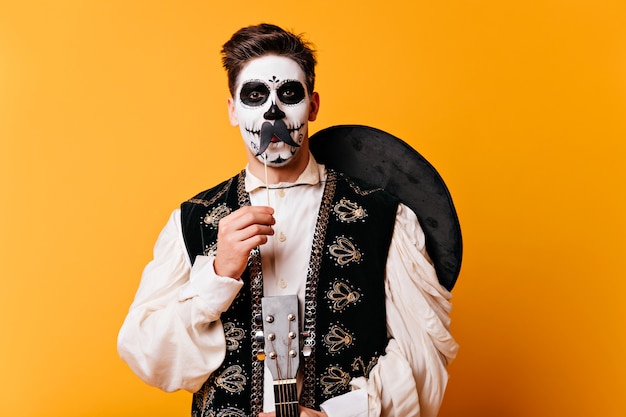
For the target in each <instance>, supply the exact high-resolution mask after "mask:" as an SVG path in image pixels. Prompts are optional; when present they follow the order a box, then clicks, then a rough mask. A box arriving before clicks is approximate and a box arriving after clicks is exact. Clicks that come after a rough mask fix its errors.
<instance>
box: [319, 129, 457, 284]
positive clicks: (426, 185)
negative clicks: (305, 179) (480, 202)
mask: <svg viewBox="0 0 626 417" xmlns="http://www.w3.org/2000/svg"><path fill="white" fill-rule="evenodd" d="M309 146H310V148H311V152H312V153H313V156H314V157H315V159H316V160H317V161H318V162H320V163H322V164H324V165H326V166H327V167H329V168H333V169H336V170H338V171H340V172H343V173H345V174H347V175H348V176H351V177H354V178H356V179H359V180H361V181H363V182H366V183H368V184H370V185H372V186H375V187H380V188H383V189H385V190H386V191H387V192H389V193H390V194H392V195H394V196H395V197H397V198H398V199H399V200H400V201H401V202H402V203H404V204H405V205H406V206H408V207H410V208H411V209H412V210H413V211H414V212H415V214H416V215H417V217H418V219H419V221H420V224H421V226H422V229H424V233H425V235H426V249H427V251H428V254H429V255H430V257H431V259H432V260H433V263H434V264H435V270H436V271H437V277H438V279H439V282H440V283H441V285H442V286H443V287H445V288H446V289H448V290H452V288H453V287H454V284H455V283H456V280H457V278H458V276H459V272H460V270H461V259H462V253H463V244H462V238H461V228H460V225H459V219H458V216H457V214H456V210H455V208H454V204H453V202H452V198H451V197H450V193H449V191H448V187H447V186H446V184H445V183H444V181H443V179H442V178H441V176H440V175H439V173H438V172H437V170H435V168H434V167H433V166H432V165H431V164H430V163H429V162H428V161H427V160H426V159H425V158H424V157H423V156H422V155H420V154H419V153H418V152H417V151H416V150H415V149H413V148H412V147H411V146H409V145H408V144H407V143H405V142H404V141H402V140H401V139H398V138H397V137H395V136H393V135H390V134H389V133H386V132H384V131H382V130H379V129H375V128H372V127H368V126H361V125H339V126H332V127H329V128H326V129H324V130H321V131H319V132H317V133H315V134H314V135H312V136H311V137H310V145H309Z"/></svg>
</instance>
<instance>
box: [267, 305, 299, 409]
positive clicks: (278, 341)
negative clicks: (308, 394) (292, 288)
mask: <svg viewBox="0 0 626 417" xmlns="http://www.w3.org/2000/svg"><path fill="white" fill-rule="evenodd" d="M261 308H262V316H261V317H260V319H261V320H262V322H263V332H262V333H263V335H262V339H263V341H264V350H265V351H264V352H263V354H262V356H263V358H264V360H265V365H266V366H267V368H268V369H269V371H270V373H271V374H272V379H273V380H274V403H275V405H276V417H299V415H300V413H299V410H298V390H297V388H296V375H297V373H298V366H299V364H300V356H299V351H300V338H299V336H300V325H299V323H300V321H299V320H298V297H297V296H295V295H281V296H274V297H263V298H262V299H261ZM257 336H258V335H257Z"/></svg>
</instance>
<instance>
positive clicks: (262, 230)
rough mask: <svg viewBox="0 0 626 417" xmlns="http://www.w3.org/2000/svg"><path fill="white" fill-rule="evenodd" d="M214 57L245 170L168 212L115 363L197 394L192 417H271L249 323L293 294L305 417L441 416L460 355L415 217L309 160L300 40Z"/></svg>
mask: <svg viewBox="0 0 626 417" xmlns="http://www.w3.org/2000/svg"><path fill="white" fill-rule="evenodd" d="M222 52H223V54H224V66H225V67H226V69H227V71H228V77H229V87H230V92H231V95H232V97H231V98H229V99H228V114H229V118H230V121H231V124H233V125H234V126H239V127H240V131H241V136H242V138H243V140H244V143H245V149H246V153H247V157H248V165H247V167H246V169H245V170H244V171H243V172H242V173H241V174H239V175H237V176H235V177H233V178H231V179H230V180H228V181H225V182H224V183H222V184H219V185H218V186H216V187H213V188H211V189H209V190H207V191H205V192H203V193H200V194H198V195H197V196H195V197H194V198H192V199H190V200H189V201H187V202H186V203H183V205H182V206H181V209H178V210H175V211H174V213H173V214H172V216H171V217H170V220H169V222H168V223H167V225H166V227H165V228H164V229H163V231H162V232H161V235H160V236H159V239H158V241H157V244H156V246H155V251H154V259H153V260H152V261H151V262H150V263H149V264H148V265H147V266H146V269H145V270H144V273H143V276H142V280H141V283H140V286H139V289H138V291H137V294H136V297H135V300H134V302H133V304H132V306H131V308H130V311H129V313H128V316H127V317H126V320H125V322H124V324H123V326H122V329H121V330H120V334H119V338H118V350H119V352H120V355H121V356H122V358H123V359H124V360H125V361H126V362H127V363H128V364H129V365H130V367H131V369H132V370H133V371H134V372H135V373H136V374H137V375H139V376H140V377H141V378H142V379H143V380H144V381H145V382H147V383H148V384H151V385H154V386H157V387H159V388H161V389H163V390H165V391H175V390H178V389H186V390H188V391H191V392H194V393H195V394H194V400H193V404H192V415H193V416H198V417H200V416H224V417H225V416H231V417H235V416H248V415H254V416H256V415H259V416H270V415H272V413H271V411H272V410H273V407H274V404H273V401H274V398H273V390H272V381H271V376H269V374H268V372H267V371H266V370H265V371H264V370H263V365H262V363H260V364H259V362H258V361H256V360H255V359H254V356H255V354H256V352H257V350H258V346H255V342H251V338H250V334H251V332H254V331H255V329H256V327H255V325H254V324H252V325H250V323H251V322H253V320H252V317H253V316H254V315H255V314H256V313H258V312H259V308H260V307H259V299H260V298H261V297H262V296H272V295H285V294H296V295H297V296H298V299H299V302H300V317H302V319H303V322H304V323H303V328H304V330H305V331H307V333H306V334H307V335H308V336H307V337H308V339H307V341H306V342H310V343H308V344H309V345H310V346H312V348H313V353H312V355H311V356H310V357H307V358H304V365H301V370H300V371H301V372H299V374H298V390H299V392H300V405H301V416H322V415H328V416H329V417H342V416H346V417H348V416H350V417H352V416H355V417H356V416H367V415H370V416H378V415H384V416H422V417H424V416H436V415H437V413H438V410H439V406H440V404H441V401H442V398H443V393H444V391H445V386H446V383H447V372H446V365H447V363H449V361H451V360H452V359H453V358H454V356H455V355H456V350H457V345H456V343H455V341H454V340H453V339H452V337H451V336H450V333H449V319H448V314H449V311H450V302H449V299H450V293H449V292H448V291H447V290H445V289H444V288H443V287H442V286H441V285H440V284H439V282H438V280H437V277H436V274H435V272H434V268H433V266H432V264H431V262H430V260H429V258H428V255H427V254H426V251H425V242H424V240H425V238H424V234H423V232H422V230H421V228H420V226H419V223H418V221H417V218H416V216H415V214H414V213H413V212H412V211H411V210H410V209H408V208H407V207H406V206H404V205H403V204H399V203H398V202H397V201H395V200H394V199H393V198H391V197H390V196H387V195H386V193H384V192H383V191H381V190H370V189H367V188H366V186H363V185H362V184H357V183H355V182H354V181H352V180H351V179H349V178H346V177H345V176H343V175H341V174H340V173H337V172H334V171H332V170H327V169H326V168H325V167H324V166H323V165H320V164H317V163H316V162H315V159H314V158H313V156H312V155H311V154H310V152H309V149H308V122H309V121H314V120H315V118H316V116H317V112H318V110H319V104H320V101H319V95H318V93H316V92H315V91H314V79H315V73H314V66H315V58H314V55H313V51H312V49H311V48H310V46H309V45H308V44H307V43H306V42H305V41H303V40H302V39H301V38H300V37H299V36H297V35H294V34H292V33H290V32H287V31H284V30H283V29H281V28H279V27H277V26H274V25H268V24H261V25H258V26H251V27H247V28H243V29H241V30H239V31H238V32H237V33H235V34H234V35H233V37H232V38H231V39H230V40H229V42H227V43H226V44H225V45H224V49H223V51H222ZM198 221H199V223H198Z"/></svg>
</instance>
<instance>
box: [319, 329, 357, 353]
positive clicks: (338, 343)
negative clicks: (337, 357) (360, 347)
mask: <svg viewBox="0 0 626 417" xmlns="http://www.w3.org/2000/svg"><path fill="white" fill-rule="evenodd" d="M324 342H325V343H326V347H327V348H328V351H329V352H330V353H337V352H339V351H341V350H342V349H344V348H347V347H349V346H350V345H351V344H352V343H353V342H354V337H353V336H352V335H351V334H350V333H349V332H348V331H347V330H345V329H343V328H341V327H339V326H338V325H336V324H333V325H332V327H331V328H330V331H329V332H328V333H327V334H326V336H324Z"/></svg>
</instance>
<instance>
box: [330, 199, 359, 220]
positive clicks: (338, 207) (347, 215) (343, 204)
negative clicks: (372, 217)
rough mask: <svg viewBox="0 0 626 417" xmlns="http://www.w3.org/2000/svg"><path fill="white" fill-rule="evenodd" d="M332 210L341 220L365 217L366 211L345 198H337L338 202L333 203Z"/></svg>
mask: <svg viewBox="0 0 626 417" xmlns="http://www.w3.org/2000/svg"><path fill="white" fill-rule="evenodd" d="M333 211H334V212H335V214H337V218H338V219H339V220H340V221H342V222H348V223H350V222H356V221H358V220H363V219H365V218H366V217H367V211H365V209H364V208H363V207H361V206H359V205H358V204H357V203H355V202H353V201H350V200H348V199H347V198H342V199H341V200H339V203H337V204H335V207H334V208H333Z"/></svg>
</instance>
